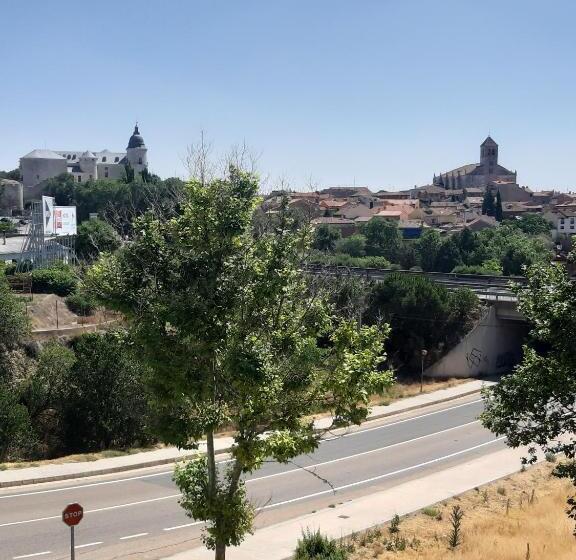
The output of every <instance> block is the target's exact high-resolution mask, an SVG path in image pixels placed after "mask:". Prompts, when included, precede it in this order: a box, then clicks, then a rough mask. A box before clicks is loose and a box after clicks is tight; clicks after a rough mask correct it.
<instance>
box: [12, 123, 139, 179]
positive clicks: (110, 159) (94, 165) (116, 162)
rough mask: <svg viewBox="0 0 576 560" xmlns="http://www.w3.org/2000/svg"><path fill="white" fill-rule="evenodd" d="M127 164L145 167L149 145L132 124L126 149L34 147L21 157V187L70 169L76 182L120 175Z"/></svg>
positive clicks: (134, 166) (124, 170)
mask: <svg viewBox="0 0 576 560" xmlns="http://www.w3.org/2000/svg"><path fill="white" fill-rule="evenodd" d="M128 166H130V167H132V169H134V171H135V172H136V173H142V171H144V169H147V168H148V149H147V148H146V144H145V143H144V138H142V135H141V134H140V131H139V130H138V125H136V126H135V127H134V132H133V133H132V136H130V139H129V140H128V146H127V148H126V151H125V152H111V151H109V150H102V151H101V152H91V151H90V150H86V151H79V150H33V151H32V152H30V153H29V154H26V155H25V156H23V157H22V158H20V171H21V173H22V183H23V184H24V187H34V186H36V185H38V184H39V183H42V182H43V181H46V180H48V179H51V178H53V177H56V176H58V175H60V174H62V173H70V174H71V175H72V176H73V177H74V180H75V181H76V182H78V183H82V182H86V181H90V180H93V179H121V178H123V177H124V176H125V174H126V168H127V167H128Z"/></svg>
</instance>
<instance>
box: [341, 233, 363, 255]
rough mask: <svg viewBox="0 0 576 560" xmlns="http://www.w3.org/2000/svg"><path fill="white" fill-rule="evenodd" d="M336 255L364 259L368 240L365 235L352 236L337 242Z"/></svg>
mask: <svg viewBox="0 0 576 560" xmlns="http://www.w3.org/2000/svg"><path fill="white" fill-rule="evenodd" d="M335 250H336V253H344V254H346V255H350V256H351V257H363V256H364V255H365V254H366V238H365V237H364V236H363V235H359V234H356V235H352V236H350V237H345V238H344V239H339V240H338V241H337V242H336V249H335Z"/></svg>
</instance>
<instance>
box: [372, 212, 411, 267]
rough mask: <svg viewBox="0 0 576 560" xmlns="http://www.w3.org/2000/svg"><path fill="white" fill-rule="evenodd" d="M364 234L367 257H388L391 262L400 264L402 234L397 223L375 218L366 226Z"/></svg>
mask: <svg viewBox="0 0 576 560" xmlns="http://www.w3.org/2000/svg"><path fill="white" fill-rule="evenodd" d="M362 234H363V235H364V236H365V237H366V254H367V255H373V256H378V257H386V258H387V259H388V260H389V261H390V262H398V259H399V256H400V250H401V247H402V234H401V233H400V230H399V229H398V223H397V222H394V221H392V220H381V219H377V218H373V219H372V220H370V221H369V222H368V223H366V224H364V226H363V227H362Z"/></svg>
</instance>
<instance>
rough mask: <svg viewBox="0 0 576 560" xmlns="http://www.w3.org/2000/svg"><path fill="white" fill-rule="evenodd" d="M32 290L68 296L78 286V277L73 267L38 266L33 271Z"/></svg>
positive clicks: (39, 292)
mask: <svg viewBox="0 0 576 560" xmlns="http://www.w3.org/2000/svg"><path fill="white" fill-rule="evenodd" d="M31 276H32V290H33V291H34V293H37V294H56V295H58V296H67V295H70V294H71V293H73V292H74V291H75V290H76V287H77V286H78V278H77V277H76V275H75V274H74V271H73V269H72V268H71V267H69V266H67V265H57V266H52V267H50V268H36V269H34V270H33V271H32V273H31Z"/></svg>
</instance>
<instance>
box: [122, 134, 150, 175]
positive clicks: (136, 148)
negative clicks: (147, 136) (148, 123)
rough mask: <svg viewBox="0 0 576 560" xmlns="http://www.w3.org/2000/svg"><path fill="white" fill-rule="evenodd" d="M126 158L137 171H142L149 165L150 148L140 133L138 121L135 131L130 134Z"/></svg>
mask: <svg viewBox="0 0 576 560" xmlns="http://www.w3.org/2000/svg"><path fill="white" fill-rule="evenodd" d="M126 159H127V160H128V161H129V163H130V165H131V166H132V169H134V171H136V173H142V171H143V170H144V169H146V168H147V167H148V148H146V145H145V144H144V138H142V136H141V135H140V131H139V130H138V123H136V126H135V127H134V132H133V133H132V136H130V140H128V147H127V148H126Z"/></svg>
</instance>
